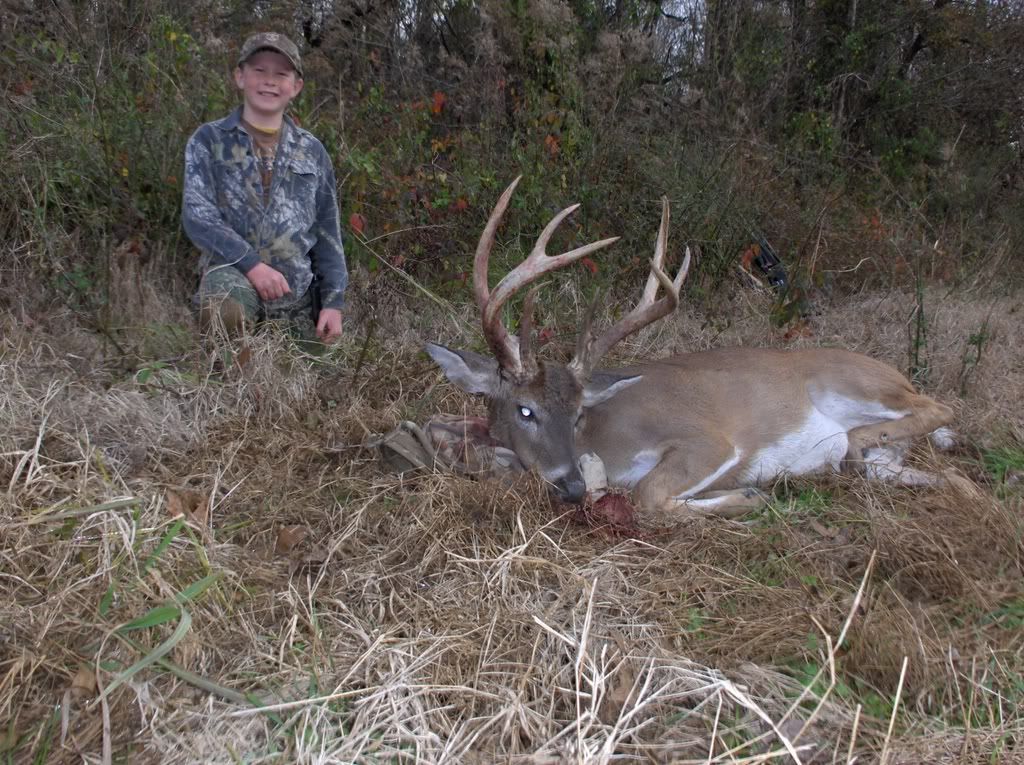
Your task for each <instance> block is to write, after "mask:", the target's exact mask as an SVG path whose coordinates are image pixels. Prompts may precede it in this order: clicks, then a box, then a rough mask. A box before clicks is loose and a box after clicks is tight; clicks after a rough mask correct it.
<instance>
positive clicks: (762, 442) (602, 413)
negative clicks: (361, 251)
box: [426, 178, 966, 515]
mask: <svg viewBox="0 0 1024 765" xmlns="http://www.w3.org/2000/svg"><path fill="white" fill-rule="evenodd" d="M518 182H519V179H518V178H517V179H516V180H515V181H514V182H513V183H512V184H511V185H510V186H509V187H508V189H506V190H505V192H504V194H502V195H501V198H500V199H499V200H498V203H497V205H496V206H495V208H494V211H493V212H492V213H491V217H490V219H489V220H488V221H487V226H486V227H485V229H484V232H483V234H482V235H481V237H480V242H479V244H478V245H477V250H476V257H475V260H474V264H473V289H474V293H475V295H476V302H477V305H478V306H479V308H480V312H481V314H482V322H483V332H484V337H485V338H486V339H487V343H488V345H489V346H490V348H491V351H492V352H493V354H494V355H493V357H490V356H483V355H480V354H478V353H473V352H471V351H459V350H452V349H449V348H446V347H444V346H442V345H436V344H433V343H432V344H429V345H427V347H426V350H427V352H428V353H429V354H430V355H431V357H433V359H434V361H436V362H437V363H438V364H439V365H440V366H441V369H442V370H443V371H444V374H445V375H446V376H447V377H448V379H449V380H451V381H452V382H453V383H455V384H456V385H458V386H459V387H460V388H462V389H463V390H464V391H466V392H468V393H474V394H482V395H483V396H484V397H485V398H486V399H487V404H488V409H489V414H490V421H491V434H492V435H493V436H494V437H495V438H496V439H498V440H500V441H501V442H503V443H504V444H505V445H506V446H507V447H509V448H510V449H512V450H513V451H515V453H516V455H517V456H518V457H519V459H520V460H521V461H522V462H523V464H524V465H525V466H526V467H527V468H533V469H536V470H537V472H539V473H540V475H541V476H542V477H543V478H544V479H545V480H547V481H548V482H549V483H550V484H551V485H552V486H553V487H554V488H555V490H556V491H557V492H558V494H559V495H560V496H561V497H562V498H563V499H565V500H568V501H572V502H579V501H580V500H581V499H582V498H583V497H584V494H585V492H586V487H585V485H584V480H583V476H582V474H581V471H580V467H579V464H578V456H579V455H580V454H585V453H587V452H593V453H595V454H597V455H598V456H599V457H600V458H601V460H602V461H603V463H604V466H605V469H606V471H607V474H608V482H609V484H610V485H611V486H617V487H622V488H625V489H632V490H634V492H635V498H636V500H637V501H638V502H639V503H640V505H641V506H642V507H644V508H646V509H651V510H671V509H676V508H692V509H696V510H703V511H705V512H713V513H718V514H723V515H732V514H736V513H737V512H741V511H745V510H749V509H752V508H754V507H757V506H759V505H761V504H763V502H764V496H763V495H762V494H761V493H760V492H758V491H757V490H756V489H754V487H755V486H757V485H759V484H765V483H770V482H772V481H773V480H774V479H776V478H778V477H780V476H782V475H786V474H791V475H802V474H806V473H812V472H816V471H820V470H824V469H829V468H831V469H840V468H846V469H854V470H860V471H861V472H864V473H866V474H867V475H868V476H870V477H873V478H878V479H883V480H890V481H895V482H899V483H904V484H933V483H937V482H940V481H942V480H948V481H951V482H954V483H957V482H966V479H963V478H960V477H958V476H956V475H955V474H952V473H951V474H949V475H945V476H944V477H940V476H937V475H933V474H930V473H926V472H923V471H921V470H915V469H913V468H908V467H904V466H903V456H904V452H905V451H906V447H907V445H908V444H909V442H910V441H911V440H912V439H913V438H914V437H918V436H924V435H926V434H930V436H931V439H932V441H933V442H934V443H935V444H936V445H937V446H940V447H943V446H949V445H950V444H951V442H952V433H951V431H950V430H949V429H948V428H947V427H946V425H947V424H948V423H949V422H950V421H951V420H952V418H953V414H952V411H951V410H950V408H949V407H947V406H945V405H943V404H940V403H938V402H936V401H933V400H932V399H930V398H928V397H927V396H922V395H921V394H919V393H916V392H915V391H914V389H913V387H912V386H911V385H910V383H909V382H908V381H907V379H906V378H905V377H904V376H903V375H901V374H900V373H899V372H897V371H896V370H895V369H893V368H892V367H890V366H888V365H887V364H884V363H882V362H880V361H876V360H875V359H871V358H869V357H867V356H863V355H861V354H857V353H852V352H850V351H844V350H839V349H832V348H815V349H806V350H774V349H767V348H723V349H718V350H710V351H703V352H699V353H686V354H682V355H680V356H674V357H672V358H667V359H662V360H658V361H647V362H644V363H640V364H635V365H633V366H629V367H625V368H620V369H595V368H594V366H595V364H597V362H598V360H599V359H600V358H601V357H602V356H603V355H604V354H606V353H607V352H608V351H609V350H610V349H611V348H612V346H614V345H615V344H616V343H617V342H619V341H620V340H622V339H623V338H625V337H627V336H628V335H630V334H632V333H634V332H636V331H637V330H639V329H641V328H642V327H644V326H646V325H648V324H650V323H652V322H654V321H657V320H658V319H660V318H662V317H664V316H667V315H668V314H670V313H671V312H672V311H674V310H675V309H676V307H677V305H678V304H679V291H680V288H681V286H682V283H683V279H684V278H685V277H686V272H687V269H688V268H689V264H690V253H689V249H687V252H686V257H685V259H684V261H683V263H682V266H681V267H680V269H679V272H678V274H677V275H676V277H675V279H670V278H669V277H668V275H667V274H666V273H665V271H664V259H665V248H666V240H667V237H668V222H669V210H668V201H667V200H665V201H664V202H663V209H662V217H661V227H660V230H659V232H658V238H657V243H656V245H655V253H654V259H653V261H652V265H651V273H650V275H649V276H648V279H647V285H646V287H645V289H644V292H643V297H642V298H641V300H640V302H639V303H638V305H637V306H636V307H635V308H634V309H633V310H632V312H630V313H629V314H628V315H626V316H625V317H623V318H622V319H621V320H620V321H619V322H618V323H617V324H615V325H614V326H612V327H611V328H609V329H608V330H606V331H605V332H604V333H603V334H602V335H601V336H600V337H595V336H594V335H593V334H592V327H591V323H592V322H591V320H592V316H593V306H592V307H591V311H590V312H589V313H588V315H587V318H586V320H585V321H584V326H583V328H582V329H581V331H580V335H579V339H578V342H577V346H576V354H575V356H574V357H573V359H572V361H570V362H569V363H568V364H559V363H551V362H538V361H537V359H536V357H535V354H534V350H533V348H532V347H531V321H532V313H533V304H534V298H535V294H536V290H537V288H536V287H535V288H533V289H532V290H531V291H530V292H529V293H528V294H527V296H526V298H525V300H524V304H523V314H522V321H521V324H520V332H519V337H518V339H517V338H516V337H514V336H512V335H510V334H509V332H508V330H507V329H506V328H505V326H504V324H503V323H502V316H501V310H502V307H503V306H504V305H505V304H506V302H507V301H508V299H509V298H510V297H511V296H512V295H513V294H514V293H515V292H516V291H517V290H519V289H521V288H523V287H524V286H526V285H528V284H530V283H532V282H534V281H536V280H537V279H538V278H539V277H541V276H542V275H544V274H546V273H548V272H550V271H553V270H555V269H558V268H561V267H563V266H566V265H568V264H570V263H573V262H575V261H577V260H579V259H580V258H582V257H584V256H585V255H588V254H589V253H592V252H594V251H595V250H598V249H601V248H602V247H606V246H607V245H609V244H611V243H612V242H614V241H615V239H614V238H613V239H604V240H602V241H599V242H594V243H592V244H588V245H585V246H583V247H579V248H577V249H574V250H572V251H570V252H566V253H564V254H561V255H556V256H549V255H548V254H547V253H546V251H545V250H546V247H547V244H548V241H549V240H550V238H551V236H552V234H553V233H554V231H555V229H556V228H557V226H558V225H559V224H560V223H561V222H562V220H564V219H565V217H566V216H568V215H569V214H570V213H572V212H573V211H574V210H575V209H576V207H578V205H574V206H572V207H569V208H567V209H565V210H563V211H562V212H560V213H559V214H558V215H556V216H555V217H554V219H553V220H552V221H551V222H550V223H548V225H547V226H546V227H545V228H544V230H543V232H541V235H540V237H539V238H538V239H537V243H536V244H535V245H534V248H533V250H532V251H531V252H530V254H529V256H528V257H527V258H526V259H525V260H524V261H523V262H522V263H520V264H519V266H517V267H516V268H515V269H514V270H513V271H511V272H510V273H508V274H506V275H505V277H504V278H503V279H501V281H500V282H499V283H498V285H497V286H496V287H495V288H494V290H493V291H492V290H490V289H489V287H488V279H487V261H488V258H489V255H490V251H491V248H492V247H493V245H494V239H495V233H496V231H497V228H498V224H499V222H500V221H501V218H502V216H503V215H504V213H505V209H506V208H507V206H508V203H509V199H510V198H511V196H512V192H513V191H514V189H515V187H516V184H517V183H518ZM659 289H664V291H665V295H664V296H663V297H661V298H660V299H656V298H657V294H658V292H659Z"/></svg>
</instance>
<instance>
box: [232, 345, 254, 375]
mask: <svg viewBox="0 0 1024 765" xmlns="http://www.w3.org/2000/svg"><path fill="white" fill-rule="evenodd" d="M250 361H252V348H250V347H249V344H248V343H245V344H244V345H242V350H240V351H239V352H238V355H237V356H235V364H237V365H238V368H239V369H245V368H246V366H248V364H249V362H250Z"/></svg>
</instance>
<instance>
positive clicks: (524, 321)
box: [519, 285, 540, 379]
mask: <svg viewBox="0 0 1024 765" xmlns="http://www.w3.org/2000/svg"><path fill="white" fill-rule="evenodd" d="M538 292H540V285H537V286H536V287H533V288H532V289H531V290H530V291H529V292H527V293H526V298H525V299H524V300H523V316H522V318H521V319H520V320H519V363H520V365H521V367H522V373H523V377H524V378H525V379H532V378H533V377H534V376H535V375H536V374H537V370H538V367H537V357H536V356H535V355H534V353H533V306H534V302H535V301H536V299H537V293H538Z"/></svg>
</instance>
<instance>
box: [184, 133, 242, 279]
mask: <svg viewBox="0 0 1024 765" xmlns="http://www.w3.org/2000/svg"><path fill="white" fill-rule="evenodd" d="M201 130H202V128H200V129H199V130H197V131H196V132H195V133H194V134H193V135H192V137H191V138H190V139H189V141H188V144H187V145H186V146H185V190H184V193H183V196H182V204H181V222H182V226H183V227H184V228H185V233H186V234H187V235H188V238H189V239H191V240H192V244H194V245H195V246H196V247H198V248H199V249H200V250H202V251H203V252H204V253H206V254H208V255H209V256H210V262H211V264H212V265H231V266H235V268H237V269H238V270H239V271H241V272H242V273H243V274H244V273H247V272H248V271H249V270H250V269H252V267H253V266H256V265H258V264H259V263H260V258H259V255H257V254H256V250H255V249H254V248H253V247H252V245H250V244H249V243H248V242H247V241H245V239H243V238H242V237H241V236H239V235H238V233H237V232H236V231H235V230H234V229H233V228H231V227H230V226H229V225H228V224H227V222H226V221H225V220H224V216H223V215H222V214H221V212H220V210H219V209H218V207H217V188H216V184H215V182H214V176H213V155H212V154H211V152H210V147H209V146H208V145H207V144H206V142H205V141H204V140H203V137H202V136H201V135H200V131H201Z"/></svg>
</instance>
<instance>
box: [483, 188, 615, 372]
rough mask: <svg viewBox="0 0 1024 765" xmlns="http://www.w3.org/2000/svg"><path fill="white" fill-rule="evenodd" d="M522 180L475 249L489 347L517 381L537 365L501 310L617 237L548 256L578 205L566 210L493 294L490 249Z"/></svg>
mask: <svg viewBox="0 0 1024 765" xmlns="http://www.w3.org/2000/svg"><path fill="white" fill-rule="evenodd" d="M521 178H522V176H519V178H516V179H515V180H514V181H512V183H511V184H509V187H508V188H507V189H505V191H504V193H503V194H502V195H501V197H500V198H499V199H498V203H497V204H496V205H495V206H494V210H493V211H492V212H491V217H490V218H488V220H487V225H486V226H485V227H484V231H483V233H482V234H481V235H480V241H479V243H478V244H477V247H476V256H475V257H474V259H473V293H474V295H475V296H476V304H477V307H478V308H479V309H480V313H481V322H482V325H483V332H484V337H485V338H486V339H487V344H488V345H489V346H490V348H491V351H492V352H493V353H494V356H495V358H496V359H497V360H498V365H499V366H500V367H501V368H502V369H504V370H505V371H506V372H509V373H511V374H512V375H513V376H515V377H516V378H518V379H526V377H527V376H532V375H533V374H534V373H535V372H536V370H537V362H536V359H535V358H534V355H533V351H532V349H531V346H530V343H529V342H528V341H527V340H526V339H525V338H524V342H523V346H522V348H520V344H519V341H517V340H516V338H514V337H512V336H511V335H510V334H509V332H508V330H507V329H506V328H505V325H504V324H502V321H501V309H502V307H503V306H504V305H505V303H507V302H508V300H509V298H511V297H512V295H514V294H515V293H516V292H517V291H518V290H520V289H522V288H523V287H525V286H527V285H529V284H532V283H533V282H535V281H536V280H537V279H539V278H540V277H541V276H543V275H544V274H546V273H548V272H550V271H554V270H556V269H559V268H562V267H564V266H567V265H569V264H570V263H574V262H575V261H577V260H579V259H580V258H582V257H585V256H587V255H589V254H590V253H592V252H595V251H597V250H600V249H601V248H602V247H607V246H608V245H609V244H611V243H612V242H614V241H616V240H617V239H618V237H617V236H616V237H611V238H609V239H602V240H600V241H597V242H592V243H590V244H585V245H583V246H582V247H577V248H576V249H574V250H570V251H568V252H564V253H562V254H561V255H548V254H547V252H546V248H547V244H548V242H549V241H550V239H551V237H552V235H553V234H554V233H555V229H557V228H558V226H559V224H560V223H561V222H562V221H563V220H565V219H566V217H568V216H569V215H571V214H572V213H573V212H574V211H575V210H576V208H578V207H579V205H578V204H575V205H572V206H570V207H566V208H565V209H564V210H562V211H561V212H560V213H558V215H556V216H555V217H554V218H552V219H551V222H550V223H548V224H547V225H546V226H545V227H544V230H543V231H541V233H540V236H539V237H537V242H536V243H535V244H534V245H533V249H532V250H531V251H530V254H529V255H527V257H526V259H525V260H524V261H523V262H521V263H520V264H519V265H518V266H516V267H515V268H514V269H512V270H511V271H509V272H508V273H507V274H505V276H504V277H502V279H501V281H499V282H498V284H497V285H496V286H495V288H494V290H493V291H491V290H490V288H489V287H488V285H487V261H488V260H489V258H490V255H491V249H492V248H493V247H494V237H495V234H496V233H497V230H498V224H499V223H500V222H501V218H502V216H503V215H504V214H505V210H506V209H508V203H509V200H510V199H511V198H512V192H513V191H515V188H516V186H517V185H518V183H519V181H520V179H521ZM528 303H529V307H528V308H527V309H526V310H525V311H524V313H525V314H526V316H525V318H526V322H525V324H526V326H525V327H524V328H523V332H524V334H525V333H526V332H529V331H530V327H529V325H530V323H531V317H530V315H529V314H530V312H532V307H533V300H532V298H531V299H530V300H529V301H528ZM520 351H522V352H520Z"/></svg>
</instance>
